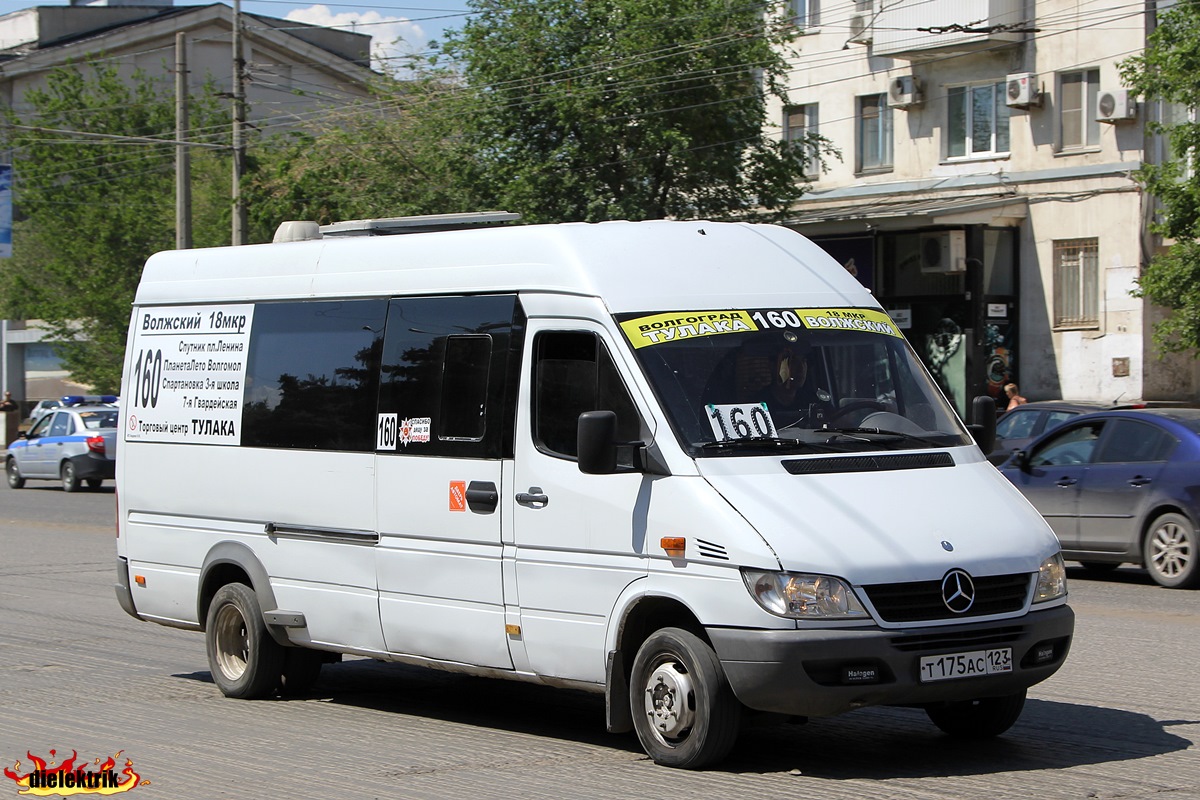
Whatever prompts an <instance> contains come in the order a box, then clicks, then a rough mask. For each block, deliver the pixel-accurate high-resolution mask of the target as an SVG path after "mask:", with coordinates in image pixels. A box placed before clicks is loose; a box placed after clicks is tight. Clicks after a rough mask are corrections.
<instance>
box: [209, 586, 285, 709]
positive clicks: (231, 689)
mask: <svg viewBox="0 0 1200 800" xmlns="http://www.w3.org/2000/svg"><path fill="white" fill-rule="evenodd" d="M204 644H205V649H206V650H207V651H208V668H209V671H210V672H211V673H212V677H213V682H214V683H216V684H217V688H219V689H220V690H221V693H222V694H224V695H225V696H226V697H237V698H241V699H245V700H254V699H257V698H260V697H269V696H270V695H272V694H274V693H275V690H276V689H277V688H278V687H279V682H280V678H281V676H282V674H283V665H284V652H283V647H282V646H281V645H280V644H279V642H277V641H275V640H274V639H272V638H271V634H270V633H268V632H267V626H266V624H265V623H264V622H263V618H262V610H261V609H260V608H259V607H258V598H257V597H256V596H255V594H254V590H253V589H251V588H250V587H249V586H246V585H245V584H243V583H227V584H225V585H224V586H222V587H221V588H220V589H218V590H217V593H216V595H214V596H213V600H212V603H211V604H210V605H209V607H208V624H207V626H206V627H205V636H204Z"/></svg>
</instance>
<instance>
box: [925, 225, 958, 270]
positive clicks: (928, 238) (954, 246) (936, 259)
mask: <svg viewBox="0 0 1200 800" xmlns="http://www.w3.org/2000/svg"><path fill="white" fill-rule="evenodd" d="M919 244H920V248H921V272H923V273H926V274H937V275H948V274H954V273H959V272H966V271H967V234H966V231H937V232H935V233H922V234H921V237H920V243H919Z"/></svg>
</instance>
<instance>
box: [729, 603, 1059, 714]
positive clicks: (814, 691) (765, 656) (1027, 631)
mask: <svg viewBox="0 0 1200 800" xmlns="http://www.w3.org/2000/svg"><path fill="white" fill-rule="evenodd" d="M1074 630H1075V613H1074V612H1073V611H1072V610H1071V608H1070V607H1069V606H1066V605H1062V606H1057V607H1055V608H1050V609H1046V610H1044V611H1033V612H1030V613H1029V614H1026V615H1025V616H1023V617H1018V618H1016V619H1006V620H999V621H996V622H982V623H973V624H966V625H946V626H936V627H934V626H929V627H922V628H906V629H902V630H885V629H883V628H875V627H871V628H841V629H831V628H825V629H810V630H748V629H742V628H708V629H707V631H708V635H709V639H710V640H711V641H712V643H713V647H714V648H715V649H716V652H717V657H718V658H720V660H721V666H722V667H724V669H725V674H726V675H727V676H728V678H729V683H730V685H731V686H732V687H733V692H734V694H736V695H737V698H738V699H739V700H740V701H741V702H742V703H743V704H745V705H746V706H749V707H750V708H753V709H757V710H759V711H771V712H776V713H782V714H791V715H796V716H804V717H827V716H832V715H834V714H840V713H843V712H845V711H850V710H852V709H855V708H862V707H864V706H875V705H911V706H920V705H925V704H928V703H937V702H944V701H948V700H972V699H975V698H979V697H998V696H1001V695H1007V694H1013V693H1015V692H1019V691H1021V690H1022V689H1026V688H1028V687H1030V686H1033V685H1034V684H1035V683H1039V682H1041V681H1044V680H1045V679H1046V678H1049V677H1050V676H1051V675H1053V674H1054V673H1055V672H1056V671H1057V670H1058V668H1059V667H1060V666H1062V663H1063V661H1064V659H1066V657H1067V651H1068V650H1070V647H1071V636H1072V634H1073V632H1074ZM997 647H1011V648H1012V656H1013V670H1012V672H1008V673H1002V674H998V675H985V676H979V677H970V678H959V679H954V680H945V681H937V682H933V683H921V682H920V676H919V664H920V659H921V657H922V656H932V655H943V654H949V653H964V652H972V651H976V650H984V649H990V648H997Z"/></svg>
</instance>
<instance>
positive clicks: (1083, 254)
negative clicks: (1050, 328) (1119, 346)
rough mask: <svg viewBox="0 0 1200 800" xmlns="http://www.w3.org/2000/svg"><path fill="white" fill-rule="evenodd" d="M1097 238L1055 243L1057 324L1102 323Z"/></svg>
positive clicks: (1091, 324) (1094, 324)
mask: <svg viewBox="0 0 1200 800" xmlns="http://www.w3.org/2000/svg"><path fill="white" fill-rule="evenodd" d="M1099 249H1100V248H1099V245H1098V240H1097V239H1063V240H1060V241H1056V242H1055V243H1054V326H1055V327H1070V328H1076V327H1095V326H1097V325H1099V324H1100V268H1099Z"/></svg>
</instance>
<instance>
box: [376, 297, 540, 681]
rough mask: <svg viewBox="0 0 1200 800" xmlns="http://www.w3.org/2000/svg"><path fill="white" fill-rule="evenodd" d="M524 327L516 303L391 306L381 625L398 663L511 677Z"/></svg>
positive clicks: (382, 398)
mask: <svg viewBox="0 0 1200 800" xmlns="http://www.w3.org/2000/svg"><path fill="white" fill-rule="evenodd" d="M519 319H520V309H519V306H518V305H517V303H516V298H515V296H513V295H502V296H501V295H493V296H474V297H422V298H400V299H393V300H392V301H391V303H390V305H389V309H388V322H387V333H386V336H385V342H384V350H383V359H382V363H383V367H382V378H381V383H380V393H379V409H378V422H377V426H376V427H377V436H378V442H377V446H376V447H377V457H376V464H377V468H376V475H377V478H376V480H377V486H376V496H377V498H378V501H377V502H378V530H379V534H380V539H379V547H378V551H377V570H378V583H379V617H380V622H381V623H382V625H383V636H384V640H385V642H386V645H387V649H388V651H390V652H392V653H397V654H407V655H415V656H422V657H427V658H434V659H439V660H444V661H458V662H462V663H466V664H475V665H480V666H486V667H497V668H506V669H511V668H512V659H511V657H510V655H509V650H508V635H507V633H506V631H505V608H504V604H505V594H504V582H503V575H502V569H503V566H502V565H503V562H502V552H503V551H502V548H503V541H502V532H503V527H502V524H501V520H502V517H503V514H502V508H501V504H500V493H501V492H502V491H503V490H504V489H505V488H506V487H505V474H504V473H505V466H506V464H507V465H508V466H509V468H511V463H512V462H511V458H512V422H511V420H512V414H513V410H512V409H513V404H514V397H515V375H513V376H510V370H511V369H515V368H516V359H517V354H516V353H513V352H510V350H511V347H510V345H511V344H512V343H513V342H514V341H517V340H519V335H514V327H517V328H518V330H519V324H517V325H516V326H515V325H514V322H515V321H519ZM514 602H515V601H514Z"/></svg>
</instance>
